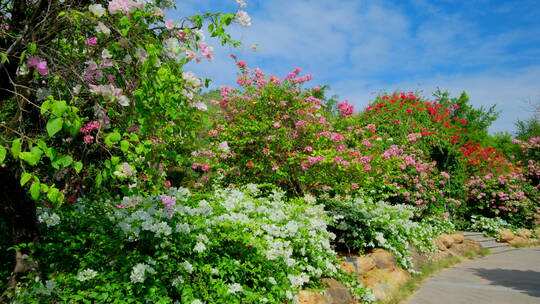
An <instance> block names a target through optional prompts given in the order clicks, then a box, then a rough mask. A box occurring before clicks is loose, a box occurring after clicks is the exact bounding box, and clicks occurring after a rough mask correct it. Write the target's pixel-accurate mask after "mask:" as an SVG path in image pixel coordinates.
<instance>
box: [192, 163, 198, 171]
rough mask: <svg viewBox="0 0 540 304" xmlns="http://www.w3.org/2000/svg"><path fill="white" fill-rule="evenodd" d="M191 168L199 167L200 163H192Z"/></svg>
mask: <svg viewBox="0 0 540 304" xmlns="http://www.w3.org/2000/svg"><path fill="white" fill-rule="evenodd" d="M191 168H193V170H195V169H197V168H199V163H193V165H191Z"/></svg>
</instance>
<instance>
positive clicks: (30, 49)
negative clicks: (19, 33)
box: [28, 43, 37, 54]
mask: <svg viewBox="0 0 540 304" xmlns="http://www.w3.org/2000/svg"><path fill="white" fill-rule="evenodd" d="M36 50H37V45H36V44H35V43H30V44H29V45H28V52H30V54H34V53H35V52H36Z"/></svg>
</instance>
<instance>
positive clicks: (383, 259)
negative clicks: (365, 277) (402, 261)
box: [367, 249, 396, 269]
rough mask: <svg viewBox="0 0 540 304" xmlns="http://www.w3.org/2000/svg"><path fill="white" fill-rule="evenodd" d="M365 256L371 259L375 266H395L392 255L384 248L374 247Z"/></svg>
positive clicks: (389, 267) (387, 267)
mask: <svg viewBox="0 0 540 304" xmlns="http://www.w3.org/2000/svg"><path fill="white" fill-rule="evenodd" d="M367 257H369V258H371V259H373V262H374V263H375V266H376V267H377V268H379V269H393V268H395V267H396V259H395V258H394V255H392V254H391V253H390V252H388V251H386V250H384V249H375V250H374V251H373V252H372V253H370V254H368V255H367Z"/></svg>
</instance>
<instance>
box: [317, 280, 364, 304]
mask: <svg viewBox="0 0 540 304" xmlns="http://www.w3.org/2000/svg"><path fill="white" fill-rule="evenodd" d="M323 281H324V282H325V283H326V285H327V286H328V288H326V290H325V292H326V301H327V302H326V303H331V304H354V303H355V301H354V299H353V297H352V295H351V293H350V292H349V290H348V289H347V287H345V285H343V284H341V283H340V282H338V281H336V280H334V279H323ZM317 304H318V303H317Z"/></svg>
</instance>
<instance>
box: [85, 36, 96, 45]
mask: <svg viewBox="0 0 540 304" xmlns="http://www.w3.org/2000/svg"><path fill="white" fill-rule="evenodd" d="M84 44H85V45H86V46H91V45H96V44H97V37H92V38H89V39H88V40H86V42H85V43H84Z"/></svg>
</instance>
